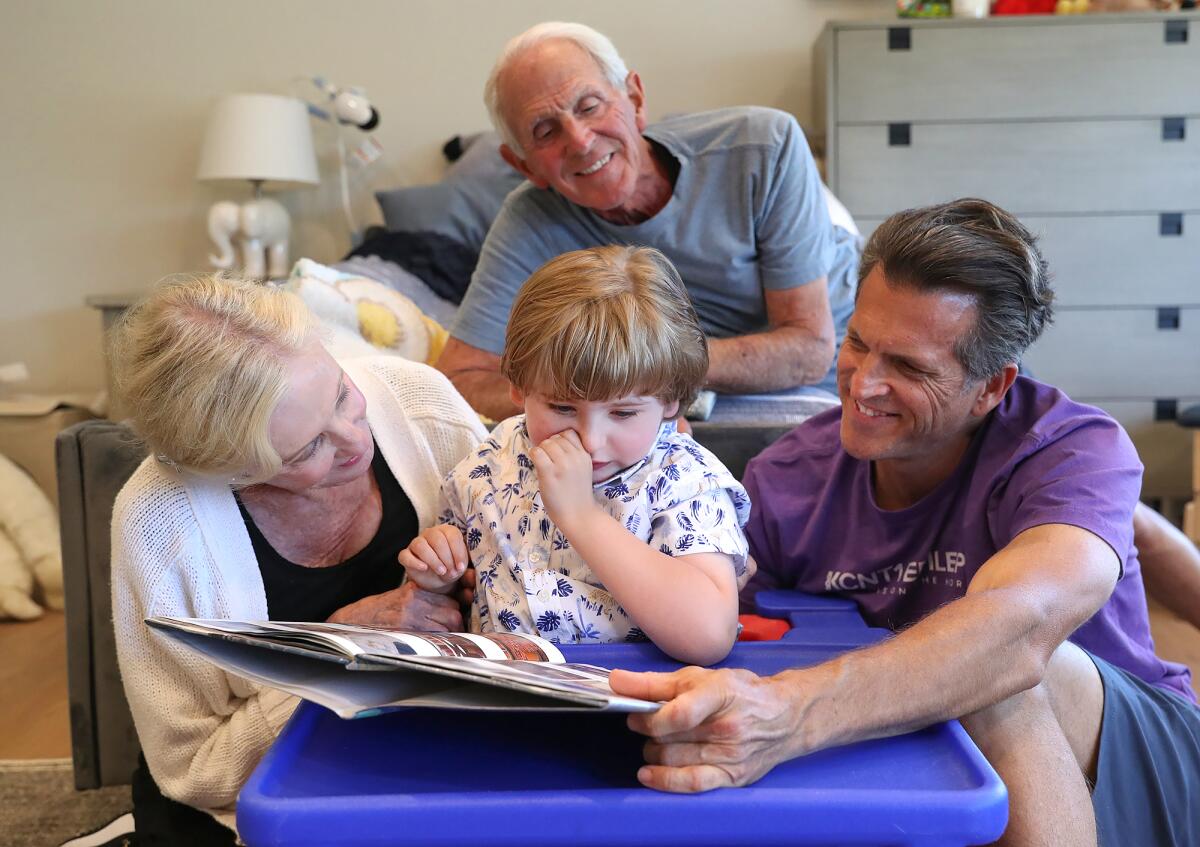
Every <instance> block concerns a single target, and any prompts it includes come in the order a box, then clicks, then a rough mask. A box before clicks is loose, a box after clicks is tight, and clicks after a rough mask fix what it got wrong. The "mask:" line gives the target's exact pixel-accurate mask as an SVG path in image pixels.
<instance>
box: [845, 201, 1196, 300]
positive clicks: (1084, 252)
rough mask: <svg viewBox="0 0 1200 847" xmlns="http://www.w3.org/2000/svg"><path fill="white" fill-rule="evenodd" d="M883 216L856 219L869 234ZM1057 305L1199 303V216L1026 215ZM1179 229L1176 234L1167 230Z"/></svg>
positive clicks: (865, 232)
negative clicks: (1038, 238) (1044, 258)
mask: <svg viewBox="0 0 1200 847" xmlns="http://www.w3.org/2000/svg"><path fill="white" fill-rule="evenodd" d="M882 222H883V218H856V219H855V223H856V224H858V227H859V229H860V230H861V231H862V233H863V235H864V236H870V234H871V233H872V232H874V231H875V228H876V227H878V226H879V224H881V223H882ZM1022 222H1023V223H1024V224H1025V225H1026V226H1027V227H1029V228H1030V229H1031V230H1032V231H1033V232H1034V233H1036V234H1037V235H1038V236H1039V237H1040V242H1039V243H1040V246H1041V248H1042V254H1043V255H1044V256H1045V257H1046V260H1047V261H1048V262H1049V263H1050V272H1051V274H1053V277H1054V279H1053V284H1054V292H1055V302H1056V303H1057V304H1058V305H1059V306H1151V307H1157V306H1200V214H1198V213H1191V214H1178V213H1169V214H1167V215H1166V216H1165V217H1164V216H1162V215H1072V216H1064V217H1058V216H1054V217H1039V216H1033V215H1027V216H1025V217H1024V218H1023V219H1022ZM1172 233H1178V234H1172Z"/></svg>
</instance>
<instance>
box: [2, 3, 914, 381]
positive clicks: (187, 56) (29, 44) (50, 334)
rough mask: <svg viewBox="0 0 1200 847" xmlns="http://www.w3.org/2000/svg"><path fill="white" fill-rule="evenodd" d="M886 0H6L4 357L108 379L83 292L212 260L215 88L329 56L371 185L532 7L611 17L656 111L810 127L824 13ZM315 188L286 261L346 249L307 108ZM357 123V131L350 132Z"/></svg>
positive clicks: (423, 144)
mask: <svg viewBox="0 0 1200 847" xmlns="http://www.w3.org/2000/svg"><path fill="white" fill-rule="evenodd" d="M892 8H893V4H892V2H891V0H752V1H751V0H743V2H736V3H735V2H731V1H730V0H609V2H607V3H603V4H600V3H573V2H572V3H567V2H548V0H547V1H545V2H539V0H509V1H508V2H494V0H457V2H415V0H405V2H401V1H400V0H393V2H383V0H376V1H375V2H355V3H333V2H311V1H309V0H305V2H294V1H293V2H289V1H288V0H205V2H199V0H193V2H183V0H114V2H103V3H101V2H90V0H73V1H72V2H66V1H65V0H45V2H32V0H30V2H24V0H0V32H3V36H2V37H3V44H4V48H3V50H0V79H3V80H4V84H3V86H0V118H2V120H0V150H2V151H3V153H2V154H0V185H3V186H4V201H3V211H2V213H0V247H2V253H0V255H2V256H3V261H4V266H5V271H4V274H3V281H2V282H0V291H2V292H3V301H2V302H3V308H2V309H0V364H4V363H7V362H12V361H17V360H22V361H24V362H26V363H27V364H28V366H29V368H30V370H31V371H32V375H33V380H32V382H31V383H29V384H28V386H27V387H29V388H32V389H37V390H68V389H92V388H98V387H100V386H101V385H102V384H103V364H102V360H101V357H100V350H101V334H100V317H99V315H98V314H97V313H96V312H94V311H92V310H90V309H88V308H86V307H85V306H84V305H83V301H84V298H85V297H87V296H89V295H92V294H104V293H112V292H125V291H141V290H144V289H145V288H146V287H148V286H149V285H150V284H151V283H153V282H154V281H155V280H157V279H159V278H160V277H162V276H164V275H166V274H169V273H172V272H177V271H189V270H200V269H203V268H204V267H205V263H206V259H205V257H206V255H207V251H208V246H207V244H206V237H205V233H204V215H205V212H206V210H207V208H208V205H209V204H210V203H212V202H213V201H214V200H216V199H220V198H223V197H239V196H245V194H246V192H245V190H244V189H243V188H241V187H240V186H231V187H227V188H221V187H214V186H211V185H201V184H198V183H197V182H195V180H194V178H193V177H194V173H195V167H196V161H197V156H198V153H199V145H200V141H201V137H202V134H203V130H204V122H205V118H206V115H207V111H208V108H209V106H210V105H211V103H212V102H213V101H214V100H215V99H216V98H217V97H219V96H220V95H222V94H225V93H231V92H236V91H262V92H275V93H296V94H310V93H311V92H312V91H313V89H311V87H309V88H304V87H301V86H299V85H297V84H295V83H293V82H292V79H293V78H294V77H296V76H305V75H312V74H323V75H325V76H326V77H328V78H329V79H331V80H333V81H335V82H337V83H339V84H342V85H360V86H364V87H365V88H366V89H367V90H368V93H369V94H370V96H371V99H372V101H373V102H374V103H375V104H376V105H377V106H378V108H379V110H380V112H381V113H382V116H383V120H382V123H381V126H380V128H379V130H378V131H377V137H378V138H379V140H380V141H381V142H382V144H383V146H384V157H383V159H382V160H381V161H379V162H377V163H375V164H374V165H373V166H371V167H370V168H369V169H368V170H366V171H356V172H354V173H353V176H352V179H353V191H354V198H355V207H356V213H357V215H358V216H359V218H360V221H361V220H362V219H369V220H377V219H378V213H377V211H376V210H375V208H374V203H373V200H372V198H371V191H373V190H374V189H376V188H387V187H395V186H402V185H410V184H415V183H420V182H428V181H432V180H435V179H437V178H438V176H439V174H440V171H441V166H442V162H441V158H440V147H441V144H442V143H443V142H444V141H445V139H447V138H448V137H449V136H451V135H453V134H455V133H457V132H470V131H474V130H478V129H482V128H484V127H485V126H486V123H487V116H486V113H485V111H484V109H483V106H482V104H481V102H480V89H481V87H482V84H483V79H484V77H485V76H486V73H487V70H488V68H489V67H490V65H491V61H492V59H493V58H494V57H495V55H496V53H497V52H498V51H499V49H500V47H501V46H502V45H503V43H504V42H505V41H506V40H507V39H508V38H509V37H510V36H512V35H514V34H516V33H517V32H518V31H520V30H522V29H524V28H525V27H527V26H529V25H530V24H533V23H536V22H537V21H539V20H546V19H553V18H558V19H563V18H565V19H575V20H580V21H583V22H585V23H589V24H591V25H593V26H595V27H597V28H598V29H600V30H602V31H604V32H606V33H607V34H608V35H609V36H611V37H612V38H613V40H614V41H615V42H616V43H617V46H618V47H619V48H620V49H621V52H622V53H623V54H624V56H625V58H626V60H627V61H628V63H629V64H630V66H631V67H632V68H634V69H636V70H638V71H640V72H641V74H642V78H643V80H644V82H645V83H646V86H647V91H648V96H649V110H650V116H651V118H654V117H657V116H661V115H663V114H666V113H668V112H674V111H685V110H697V109H705V108H712V107H716V106H723V105H731V104H742V103H757V104H762V105H767V106H775V107H778V108H782V109H787V110H789V111H791V112H793V113H795V114H796V115H797V117H798V118H799V119H800V121H801V122H802V123H804V124H808V123H809V122H810V119H811V110H812V105H811V104H812V91H811V78H812V50H813V46H814V43H815V42H816V40H817V38H818V36H819V34H820V32H821V28H822V27H823V25H824V22H825V21H826V20H828V19H832V18H864V17H883V16H886V15H888V14H890V13H891V10H892ZM313 130H314V136H315V139H316V142H317V145H318V150H319V155H320V156H321V169H322V178H323V183H322V185H321V186H320V188H317V189H310V190H307V191H306V190H300V191H295V192H291V193H287V194H282V195H280V199H282V200H283V202H284V203H285V204H286V205H287V206H288V207H289V208H290V209H291V211H292V215H293V233H294V236H295V246H294V247H293V250H292V255H293V257H296V256H300V255H309V256H312V257H313V258H316V259H318V260H321V261H333V260H336V259H337V258H339V257H340V256H341V254H342V253H343V252H344V251H345V249H346V248H347V245H348V236H347V233H346V231H345V227H344V225H343V224H342V218H341V216H340V213H339V211H338V203H337V193H336V172H335V167H334V157H333V152H332V151H333V147H332V144H333V137H332V135H331V133H332V129H331V127H330V126H329V125H328V124H323V123H320V122H314V123H313ZM347 138H348V139H350V140H351V141H354V142H356V141H357V139H355V138H354V136H351V135H349V134H347Z"/></svg>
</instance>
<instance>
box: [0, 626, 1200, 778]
mask: <svg viewBox="0 0 1200 847" xmlns="http://www.w3.org/2000/svg"><path fill="white" fill-rule="evenodd" d="M1150 624H1151V627H1152V628H1153V630H1154V641H1155V644H1156V646H1157V648H1158V654H1159V655H1160V656H1162V657H1163V658H1166V659H1171V660H1173V661H1176V662H1184V663H1185V664H1187V665H1189V666H1190V667H1191V669H1192V677H1193V679H1194V680H1196V681H1198V682H1200V631H1197V630H1196V629H1194V628H1193V627H1192V626H1191V625H1190V624H1187V623H1185V622H1184V621H1182V620H1180V619H1179V618H1177V617H1175V616H1174V615H1173V614H1171V613H1170V612H1168V611H1167V610H1166V609H1163V608H1161V607H1159V606H1155V605H1154V604H1151V607H1150ZM66 661H67V660H66V638H65V628H64V623H63V616H62V613H61V612H47V613H46V615H45V616H44V617H43V618H41V619H40V620H36V621H30V622H28V623H15V622H3V623H0V759H52V758H60V757H65V756H70V755H71V736H70V730H69V724H68V718H67V664H66Z"/></svg>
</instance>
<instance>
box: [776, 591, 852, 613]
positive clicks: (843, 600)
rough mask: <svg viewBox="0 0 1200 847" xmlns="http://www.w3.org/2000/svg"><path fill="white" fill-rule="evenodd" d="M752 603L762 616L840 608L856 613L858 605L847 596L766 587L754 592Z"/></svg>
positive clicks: (829, 610)
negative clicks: (831, 595)
mask: <svg viewBox="0 0 1200 847" xmlns="http://www.w3.org/2000/svg"><path fill="white" fill-rule="evenodd" d="M754 605H755V607H756V610H757V612H758V613H759V614H760V615H762V616H763V617H764V618H786V617H787V616H788V615H790V614H791V613H792V612H834V611H839V610H842V611H850V612H853V613H854V614H858V605H857V604H856V603H855V602H854V601H853V600H851V599H849V598H847V597H830V596H827V595H820V594H805V593H804V592H802V591H785V590H783V589H778V588H766V589H763V590H762V591H760V592H758V593H757V594H755V595H754Z"/></svg>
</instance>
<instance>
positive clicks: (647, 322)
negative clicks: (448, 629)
mask: <svg viewBox="0 0 1200 847" xmlns="http://www.w3.org/2000/svg"><path fill="white" fill-rule="evenodd" d="M505 341H506V343H505V349H504V356H503V358H502V360H501V369H502V372H503V373H504V375H505V376H506V377H507V378H508V379H509V381H510V382H511V383H512V385H513V389H512V391H513V399H514V401H515V402H517V403H518V404H521V405H523V406H524V409H525V414H523V415H517V416H516V417H513V418H510V419H508V420H506V421H504V422H503V423H501V424H500V425H499V426H497V427H496V429H495V430H494V431H493V432H492V434H491V437H489V438H488V439H487V440H486V441H485V442H484V443H483V444H482V445H481V446H480V447H479V449H478V450H477V451H476V452H475V453H474V454H472V455H471V456H468V457H467V458H466V459H465V460H464V461H463V462H461V463H460V464H459V465H458V467H456V468H455V469H454V470H453V471H452V472H451V473H450V474H449V476H448V477H447V478H446V481H445V483H444V484H443V487H442V493H443V497H444V498H445V501H446V505H447V508H446V510H445V511H444V513H443V515H442V521H443V523H442V524H439V525H438V526H434V527H432V528H430V529H427V530H425V531H424V532H423V533H422V534H421V535H420V536H419V537H418V538H417V539H416V540H414V541H413V543H412V544H411V545H410V546H409V547H408V549H407V550H405V551H403V552H402V553H401V554H400V563H401V564H402V565H404V567H405V568H406V569H407V570H408V576H409V578H410V579H412V580H413V581H414V582H416V583H417V584H418V585H420V586H421V587H423V588H427V589H430V590H434V591H443V592H448V591H450V590H451V589H452V588H453V587H454V586H455V585H456V584H457V582H458V580H459V577H460V576H461V575H462V573H463V572H464V570H465V569H466V566H467V562H468V558H469V559H470V561H471V562H473V564H474V566H475V570H476V590H475V601H474V604H473V608H472V615H471V628H472V629H473V630H477V631H483V632H488V631H501V632H504V631H514V630H518V631H525V632H531V633H536V634H538V635H541V636H542V637H544V638H548V639H550V640H551V641H558V642H586V641H591V642H600V641H632V640H640V639H642V638H649V639H650V640H651V641H653V642H654V643H655V644H656V645H658V647H659V648H660V649H662V650H663V651H664V652H666V653H668V654H670V655H671V656H673V657H675V658H676V659H679V660H680V661H684V662H689V663H693V664H701V665H704V664H711V663H713V662H717V661H720V660H721V659H722V658H724V657H725V655H726V654H727V653H728V652H729V650H730V648H731V647H732V646H733V642H734V639H735V637H736V631H737V585H736V578H737V576H738V575H739V574H740V573H742V572H743V571H744V570H745V567H746V556H747V545H746V539H745V536H744V535H743V534H742V526H743V525H744V524H745V522H746V519H747V517H748V516H749V512H750V501H749V498H748V497H747V496H746V492H745V489H743V488H742V486H741V484H740V483H739V482H738V481H737V480H735V479H734V478H733V476H732V475H731V474H730V473H729V471H728V470H726V469H725V467H724V466H723V465H722V464H721V463H720V461H719V460H718V459H717V458H716V457H715V456H713V455H712V453H710V452H709V451H708V450H706V449H704V448H703V447H701V446H700V445H699V444H697V443H696V442H695V441H693V440H692V439H691V437H690V436H688V435H683V434H681V433H679V432H677V431H676V427H675V423H674V418H675V417H676V416H677V415H678V414H679V413H680V410H681V409H682V408H684V407H686V405H687V403H688V402H690V401H691V399H692V398H693V397H694V396H695V394H696V391H697V390H698V388H699V387H700V385H701V383H702V381H703V379H704V375H705V373H706V372H707V370H708V350H707V347H706V344H705V340H704V333H703V331H702V330H701V329H700V325H699V322H698V321H697V318H696V314H695V311H694V310H693V309H692V306H691V303H690V301H689V300H688V296H687V293H686V291H685V290H684V287H683V283H682V282H681V280H680V279H679V275H678V273H677V272H676V271H675V268H674V267H673V266H672V265H671V263H670V262H669V261H668V260H667V259H666V257H664V256H663V255H662V254H661V253H659V252H658V251H656V250H651V249H647V248H636V247H615V246H613V247H598V248H593V249H590V250H579V251H576V252H573V253H566V254H563V255H562V256H559V257H558V258H556V259H553V260H551V261H550V262H547V263H546V264H545V265H543V266H542V267H541V268H539V269H538V270H537V271H536V272H535V273H534V274H533V276H531V277H530V278H529V280H528V282H526V283H525V285H524V286H523V287H522V288H521V291H520V294H519V295H518V297H517V299H516V302H515V303H514V304H513V309H512V314H511V316H510V318H509V323H508V334H507V337H506V339H505Z"/></svg>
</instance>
